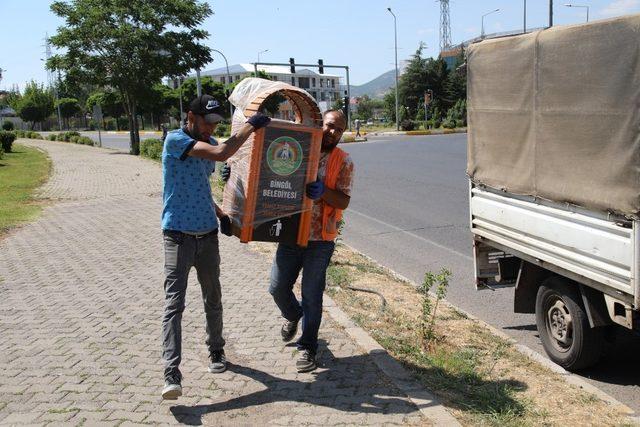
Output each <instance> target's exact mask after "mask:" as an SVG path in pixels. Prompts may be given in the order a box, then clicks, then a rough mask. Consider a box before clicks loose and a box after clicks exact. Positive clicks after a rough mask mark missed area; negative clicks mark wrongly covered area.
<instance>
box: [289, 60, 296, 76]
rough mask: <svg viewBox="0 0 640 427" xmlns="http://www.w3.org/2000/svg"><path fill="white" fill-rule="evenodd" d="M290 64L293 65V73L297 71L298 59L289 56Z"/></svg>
mask: <svg viewBox="0 0 640 427" xmlns="http://www.w3.org/2000/svg"><path fill="white" fill-rule="evenodd" d="M289 65H290V66H291V74H295V73H296V60H295V59H293V58H289Z"/></svg>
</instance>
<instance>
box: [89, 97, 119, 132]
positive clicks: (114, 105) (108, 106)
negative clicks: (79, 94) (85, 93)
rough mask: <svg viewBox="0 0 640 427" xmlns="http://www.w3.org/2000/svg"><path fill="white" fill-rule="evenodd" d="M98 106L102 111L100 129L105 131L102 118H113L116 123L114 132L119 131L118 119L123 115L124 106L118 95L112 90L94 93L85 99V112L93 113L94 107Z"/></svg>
mask: <svg viewBox="0 0 640 427" xmlns="http://www.w3.org/2000/svg"><path fill="white" fill-rule="evenodd" d="M96 104H97V105H99V106H100V108H101V109H102V116H103V118H102V127H103V128H105V129H106V126H105V123H104V116H109V117H113V118H114V119H115V122H116V130H120V123H119V120H118V119H119V118H120V117H122V115H123V114H124V104H123V102H122V97H121V96H120V94H119V93H117V92H114V91H112V90H107V91H104V92H94V93H92V94H91V95H89V97H88V98H87V102H86V104H85V105H86V107H87V111H93V106H94V105H96Z"/></svg>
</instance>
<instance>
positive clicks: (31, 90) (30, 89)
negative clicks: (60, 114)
mask: <svg viewBox="0 0 640 427" xmlns="http://www.w3.org/2000/svg"><path fill="white" fill-rule="evenodd" d="M53 103H54V100H53V94H52V93H51V91H50V90H47V89H45V88H44V86H43V85H39V84H38V83H36V82H35V81H31V82H30V83H28V84H27V86H26V87H25V89H24V94H23V95H22V97H21V98H20V100H19V101H18V102H17V105H16V106H17V107H18V108H17V109H16V108H15V107H13V108H14V109H15V110H16V112H17V113H18V116H20V118H21V119H22V120H24V121H25V122H31V129H32V130H33V128H34V126H35V124H36V122H42V121H44V120H45V119H47V117H49V116H50V115H51V114H52V113H53ZM14 104H16V103H14Z"/></svg>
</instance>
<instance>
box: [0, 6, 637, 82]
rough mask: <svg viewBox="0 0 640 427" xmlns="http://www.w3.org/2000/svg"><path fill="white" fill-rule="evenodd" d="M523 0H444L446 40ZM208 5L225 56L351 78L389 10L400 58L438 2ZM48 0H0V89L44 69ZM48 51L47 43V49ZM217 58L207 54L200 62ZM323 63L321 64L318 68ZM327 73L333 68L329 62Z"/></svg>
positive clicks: (569, 18)
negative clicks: (345, 73)
mask: <svg viewBox="0 0 640 427" xmlns="http://www.w3.org/2000/svg"><path fill="white" fill-rule="evenodd" d="M570 1H571V0H555V1H554V25H569V24H577V23H582V22H584V21H585V20H586V10H585V9H580V8H568V7H565V6H564V4H565V3H568V2H570ZM523 2H524V1H523V0H481V1H480V0H451V1H450V9H451V33H452V40H453V42H454V43H456V42H461V41H464V40H467V39H470V38H473V37H475V36H478V35H479V34H480V27H481V16H482V15H483V14H485V13H487V12H490V11H492V10H495V9H500V11H499V12H496V13H493V14H491V15H488V16H486V17H485V21H484V22H485V32H486V33H492V32H501V31H508V30H516V29H521V28H522V27H523ZM208 3H209V4H210V6H211V8H212V10H213V11H214V14H213V15H212V16H210V17H209V18H208V19H207V20H206V21H205V22H204V24H203V26H202V27H203V28H204V29H205V30H207V31H208V32H209V34H210V36H209V39H208V40H207V41H206V42H205V44H206V45H208V46H210V47H211V48H214V49H218V50H220V51H222V52H223V53H224V54H225V56H226V57H227V59H228V60H229V65H232V64H237V63H250V62H255V61H256V60H257V59H258V53H259V52H261V51H265V50H267V52H263V53H261V54H260V60H261V61H262V62H280V63H288V61H289V58H290V57H293V58H295V60H296V62H297V63H308V64H311V63H316V62H317V60H318V59H319V58H322V59H323V60H324V63H325V64H332V65H347V66H349V70H350V79H351V84H352V85H360V84H364V83H367V82H368V81H370V80H372V79H374V78H375V77H377V76H379V75H380V74H382V73H384V72H386V71H389V70H392V69H393V68H394V28H393V24H394V22H393V17H392V16H391V14H390V13H389V12H388V11H387V7H391V9H392V11H393V12H394V14H395V15H396V18H397V34H398V60H399V61H402V60H403V59H407V58H409V57H410V56H411V55H412V54H413V53H414V52H415V50H416V48H417V47H418V45H419V43H420V42H424V43H426V45H427V49H426V50H425V52H424V54H426V55H427V56H437V54H438V50H439V22H440V4H439V3H438V2H437V1H436V0H420V1H418V0H325V1H322V2H319V1H312V0H299V1H297V2H294V1H291V0H288V1H285V0H269V1H264V0H243V1H238V0H223V1H208ZM573 3H574V4H581V5H589V7H590V20H591V21H594V20H598V19H605V18H610V17H613V16H620V15H626V14H632V13H640V0H580V1H579V2H573ZM50 4H51V1H45V0H0V16H1V17H2V26H0V68H2V69H3V70H4V71H3V73H2V74H3V76H2V77H3V78H2V80H1V81H0V89H9V88H11V87H12V86H13V85H18V86H19V87H20V88H23V87H24V85H25V83H26V82H28V81H30V80H36V81H38V82H43V83H44V82H46V79H47V73H46V71H45V69H44V62H43V61H42V59H43V58H45V47H44V39H45V37H46V35H47V34H49V35H53V34H55V33H56V30H57V28H58V27H60V26H61V25H64V22H63V21H62V20H60V19H59V18H58V17H56V16H55V15H54V14H53V13H52V12H51V11H50V9H49V5H50ZM548 4H549V1H548V0H528V1H527V27H528V28H531V27H542V26H546V25H547V23H548V16H549V14H548ZM54 53H55V51H54ZM222 66H224V61H223V59H222V57H221V56H219V55H218V54H217V53H213V62H212V63H211V64H209V65H208V66H206V67H205V69H213V68H219V67H222ZM327 72H329V70H327ZM336 74H340V72H337V71H336Z"/></svg>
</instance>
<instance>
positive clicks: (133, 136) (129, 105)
mask: <svg viewBox="0 0 640 427" xmlns="http://www.w3.org/2000/svg"><path fill="white" fill-rule="evenodd" d="M123 95H124V96H123V98H124V100H125V109H126V113H127V116H128V118H129V153H130V154H133V155H136V156H137V155H138V154H140V133H139V132H138V120H137V118H136V102H135V99H133V97H132V96H131V95H130V94H129V93H126V92H124V93H123Z"/></svg>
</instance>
